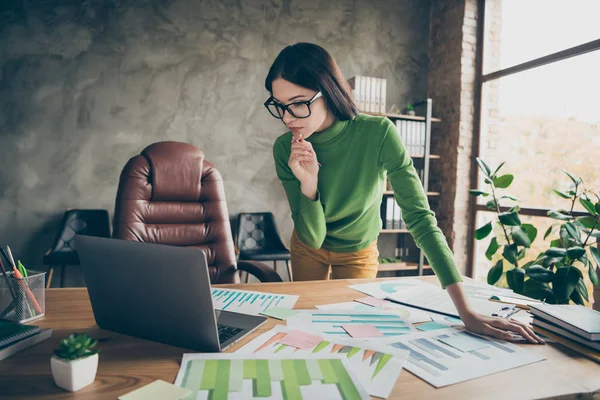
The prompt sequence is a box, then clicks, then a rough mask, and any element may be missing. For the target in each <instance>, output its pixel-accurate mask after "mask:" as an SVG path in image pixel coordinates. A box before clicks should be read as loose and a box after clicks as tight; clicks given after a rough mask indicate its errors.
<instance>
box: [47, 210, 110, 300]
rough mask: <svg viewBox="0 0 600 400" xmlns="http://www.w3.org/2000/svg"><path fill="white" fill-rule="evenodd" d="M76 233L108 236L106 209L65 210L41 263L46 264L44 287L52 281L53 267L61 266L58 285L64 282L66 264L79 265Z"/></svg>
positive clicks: (108, 224) (108, 220)
mask: <svg viewBox="0 0 600 400" xmlns="http://www.w3.org/2000/svg"><path fill="white" fill-rule="evenodd" d="M76 234H80V235H88V236H99V237H106V238H109V237H110V219H109V217H108V211H106V210H67V211H66V212H65V214H64V216H63V220H62V225H61V227H60V230H59V232H58V235H57V236H56V240H55V241H54V245H53V246H52V248H51V249H49V250H48V251H47V252H46V254H45V255H44V260H43V263H44V265H48V266H49V267H48V280H47V282H46V287H47V288H49V287H50V284H51V283H52V275H53V274H54V268H55V267H57V266H61V267H62V270H61V274H60V286H61V287H63V286H64V284H65V270H66V268H67V265H79V264H80V261H79V255H78V254H77V251H76V250H75V247H74V246H75V242H74V241H73V238H74V237H75V235H76Z"/></svg>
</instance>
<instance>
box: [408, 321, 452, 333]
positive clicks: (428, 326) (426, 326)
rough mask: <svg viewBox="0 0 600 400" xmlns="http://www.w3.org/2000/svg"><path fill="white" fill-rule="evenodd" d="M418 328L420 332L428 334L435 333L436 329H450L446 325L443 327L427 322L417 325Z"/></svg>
mask: <svg viewBox="0 0 600 400" xmlns="http://www.w3.org/2000/svg"><path fill="white" fill-rule="evenodd" d="M416 328H417V329H418V330H420V331H424V332H427V331H433V330H435V329H446V328H448V327H447V326H446V325H442V324H440V323H437V322H426V323H424V324H421V325H416Z"/></svg>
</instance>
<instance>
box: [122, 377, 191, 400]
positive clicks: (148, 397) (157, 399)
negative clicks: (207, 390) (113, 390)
mask: <svg viewBox="0 0 600 400" xmlns="http://www.w3.org/2000/svg"><path fill="white" fill-rule="evenodd" d="M190 394H192V391H191V390H188V389H184V388H182V387H179V386H175V385H173V384H172V383H168V382H165V381H161V380H160V379H158V380H155V381H154V382H152V383H149V384H147V385H146V386H142V387H141V388H137V389H135V390H133V391H131V392H129V393H127V394H124V395H121V396H119V398H118V400H182V399H184V398H185V397H187V396H189V395H190Z"/></svg>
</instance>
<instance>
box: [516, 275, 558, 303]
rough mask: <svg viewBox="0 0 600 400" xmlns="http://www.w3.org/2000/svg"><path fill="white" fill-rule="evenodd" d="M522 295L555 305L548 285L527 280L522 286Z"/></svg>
mask: <svg viewBox="0 0 600 400" xmlns="http://www.w3.org/2000/svg"><path fill="white" fill-rule="evenodd" d="M523 294H524V295H525V296H528V297H531V298H533V299H537V300H543V301H546V302H547V303H551V304H552V303H555V302H556V299H555V297H554V293H552V289H550V285H548V284H547V283H542V282H538V281H535V280H533V279H527V280H526V281H525V284H524V285H523Z"/></svg>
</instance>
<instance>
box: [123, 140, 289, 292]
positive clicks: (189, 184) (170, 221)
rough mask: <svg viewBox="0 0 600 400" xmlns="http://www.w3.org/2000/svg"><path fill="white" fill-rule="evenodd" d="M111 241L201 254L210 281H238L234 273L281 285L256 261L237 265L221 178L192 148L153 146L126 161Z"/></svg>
mask: <svg viewBox="0 0 600 400" xmlns="http://www.w3.org/2000/svg"><path fill="white" fill-rule="evenodd" d="M113 237H115V238H117V239H125V240H137V241H140V242H148V243H159V244H167V245H175V246H186V247H196V248H198V249H199V250H202V251H204V253H205V254H206V258H207V260H208V266H209V273H210V280H211V282H212V283H238V282H239V281H240V277H239V273H238V270H240V271H245V272H248V273H250V274H252V275H254V276H256V277H257V278H258V279H259V280H260V281H261V282H281V281H282V280H281V277H280V276H279V274H277V272H275V271H274V270H273V269H272V268H271V267H269V266H267V265H265V264H262V263H260V262H253V261H239V262H237V263H236V259H235V253H234V246H233V237H232V235H231V226H230V223H229V214H228V212H227V203H226V202H225V191H224V189H223V179H222V177H221V174H219V172H218V171H217V169H216V168H215V166H214V165H213V164H211V163H210V162H208V161H206V160H205V159H204V153H202V152H201V151H200V150H199V149H198V148H196V147H194V146H193V145H191V144H187V143H179V142H159V143H154V144H151V145H150V146H148V147H146V148H145V149H144V150H143V151H142V153H141V154H140V155H137V156H135V157H133V158H131V159H130V160H129V162H128V163H127V165H125V167H124V168H123V171H122V172H121V178H120V181H119V189H118V192H117V200H116V206H115V215H114V223H113ZM173 267H174V268H176V267H177V266H176V265H174V266H173Z"/></svg>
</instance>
